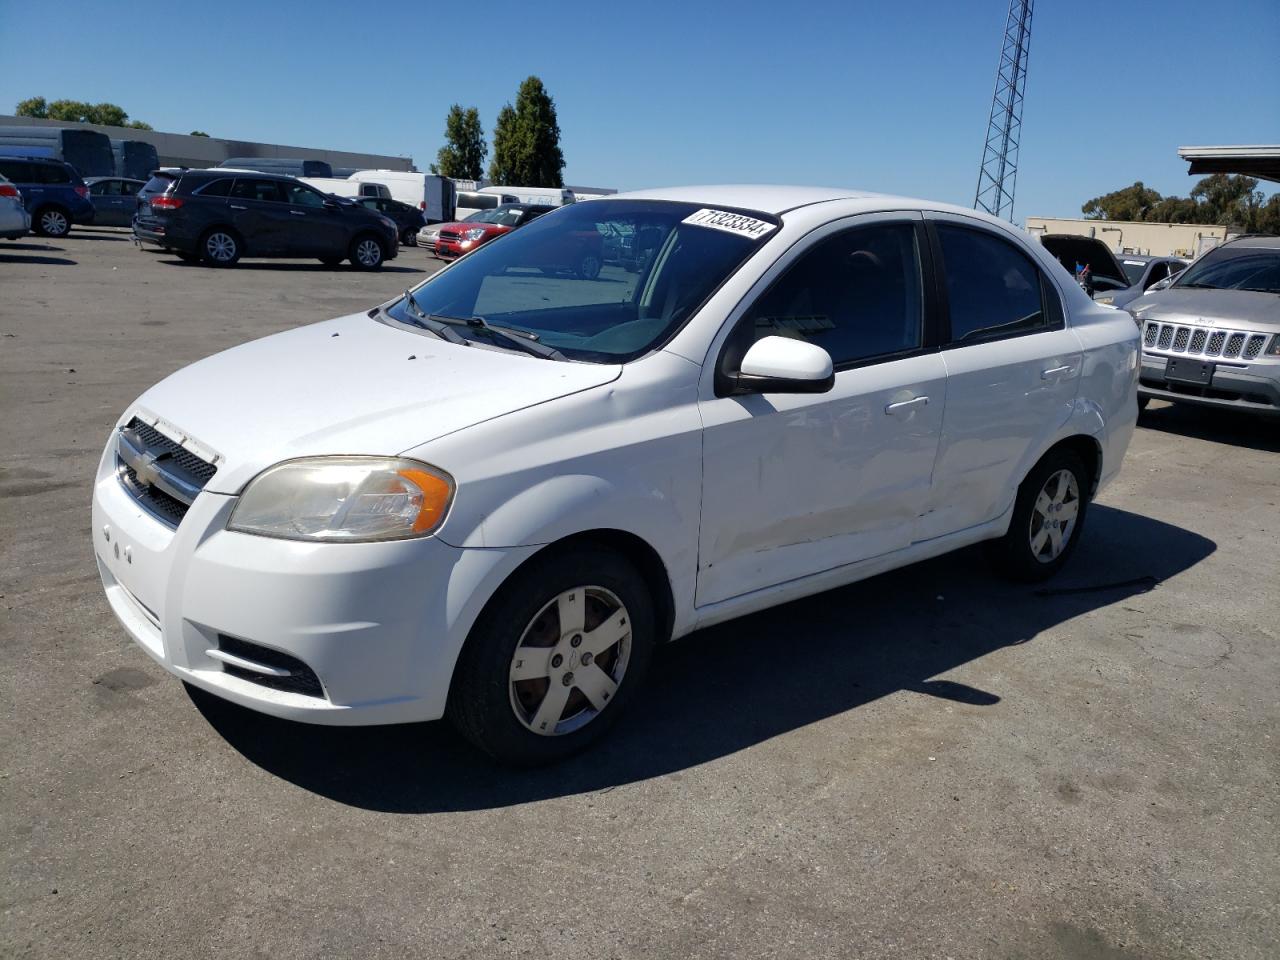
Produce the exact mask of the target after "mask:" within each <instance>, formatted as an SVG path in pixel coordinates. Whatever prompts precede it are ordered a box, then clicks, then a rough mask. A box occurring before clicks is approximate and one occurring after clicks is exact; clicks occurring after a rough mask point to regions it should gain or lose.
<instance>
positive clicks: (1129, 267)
mask: <svg viewBox="0 0 1280 960" xmlns="http://www.w3.org/2000/svg"><path fill="white" fill-rule="evenodd" d="M1120 266H1121V267H1123V268H1124V275H1125V277H1127V278H1128V280H1129V286H1133V285H1134V284H1135V283H1139V282H1140V281H1141V280H1142V274H1143V272H1144V271H1145V270H1146V269H1147V265H1146V264H1145V263H1143V262H1142V261H1141V260H1121V261H1120Z"/></svg>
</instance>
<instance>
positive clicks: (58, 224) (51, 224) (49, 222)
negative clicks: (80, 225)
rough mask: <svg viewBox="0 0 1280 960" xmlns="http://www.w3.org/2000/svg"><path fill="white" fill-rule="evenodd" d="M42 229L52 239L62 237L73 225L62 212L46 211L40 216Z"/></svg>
mask: <svg viewBox="0 0 1280 960" xmlns="http://www.w3.org/2000/svg"><path fill="white" fill-rule="evenodd" d="M40 228H41V229H42V230H43V231H44V232H45V233H47V234H48V235H49V236H51V237H61V236H63V235H64V234H66V232H67V231H68V230H69V229H70V228H71V224H70V223H68V222H67V217H66V214H64V213H62V211H60V210H46V211H45V212H44V213H42V214H40Z"/></svg>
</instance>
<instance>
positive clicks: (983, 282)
mask: <svg viewBox="0 0 1280 960" xmlns="http://www.w3.org/2000/svg"><path fill="white" fill-rule="evenodd" d="M937 229H938V240H939V241H940V242H941V244H942V259H943V266H944V269H945V271H946V277H947V301H948V304H949V306H950V314H951V342H952V343H979V342H981V341H984V340H997V339H1000V338H1001V337H1008V336H1014V335H1016V334H1019V333H1026V332H1028V331H1032V330H1038V329H1041V328H1043V327H1045V326H1046V325H1047V322H1046V319H1045V302H1044V291H1043V289H1042V284H1041V280H1040V271H1039V270H1038V269H1037V268H1036V265H1035V264H1034V263H1032V262H1031V259H1030V258H1029V257H1028V256H1027V255H1026V254H1024V253H1022V252H1021V251H1020V250H1018V249H1017V247H1015V246H1014V245H1013V244H1012V243H1009V242H1008V241H1006V240H1002V239H1000V238H999V237H997V236H995V235H994V234H991V233H987V232H985V231H982V230H971V229H969V228H967V227H958V226H954V225H952V224H946V223H940V224H938V226H937ZM1054 306H1055V305H1053V304H1051V305H1050V307H1049V309H1050V311H1051V312H1056V311H1054Z"/></svg>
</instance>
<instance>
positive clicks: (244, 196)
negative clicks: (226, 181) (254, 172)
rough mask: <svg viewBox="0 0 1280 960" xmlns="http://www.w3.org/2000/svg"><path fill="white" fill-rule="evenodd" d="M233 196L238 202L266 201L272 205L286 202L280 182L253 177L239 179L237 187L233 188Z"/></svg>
mask: <svg viewBox="0 0 1280 960" xmlns="http://www.w3.org/2000/svg"><path fill="white" fill-rule="evenodd" d="M231 196H233V197H235V198H236V199H237V200H265V201H268V202H272V203H279V202H282V201H283V200H284V194H283V193H282V192H281V190H280V183H279V181H276V180H258V179H255V178H252V177H238V178H237V179H236V184H235V186H234V187H232V188H231Z"/></svg>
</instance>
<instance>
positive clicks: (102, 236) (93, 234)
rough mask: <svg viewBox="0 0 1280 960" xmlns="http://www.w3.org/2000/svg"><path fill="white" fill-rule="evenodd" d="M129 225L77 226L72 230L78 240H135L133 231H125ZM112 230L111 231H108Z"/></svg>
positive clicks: (73, 236) (119, 241)
mask: <svg viewBox="0 0 1280 960" xmlns="http://www.w3.org/2000/svg"><path fill="white" fill-rule="evenodd" d="M128 229H129V228H128V227H97V228H94V229H90V228H88V227H84V226H77V227H76V228H75V229H74V230H72V231H71V237H72V238H73V239H76V240H110V241H112V242H114V243H125V242H127V241H132V240H133V234H132V231H130V232H128V233H125V232H123V231H126V230H128ZM107 231H111V232H109V233H108V232H107Z"/></svg>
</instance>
